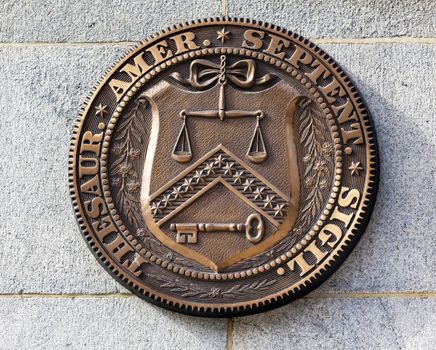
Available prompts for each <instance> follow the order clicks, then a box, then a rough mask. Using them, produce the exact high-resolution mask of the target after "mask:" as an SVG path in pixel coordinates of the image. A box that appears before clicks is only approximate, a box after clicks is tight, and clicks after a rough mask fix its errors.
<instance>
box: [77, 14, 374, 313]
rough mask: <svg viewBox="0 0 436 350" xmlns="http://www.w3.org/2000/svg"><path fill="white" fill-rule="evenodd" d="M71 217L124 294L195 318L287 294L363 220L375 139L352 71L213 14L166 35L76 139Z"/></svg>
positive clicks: (337, 257)
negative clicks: (125, 290) (349, 75)
mask: <svg viewBox="0 0 436 350" xmlns="http://www.w3.org/2000/svg"><path fill="white" fill-rule="evenodd" d="M69 174H70V187H71V196H72V199H73V203H74V210H75V213H76V216H77V219H78V222H79V225H80V228H81V230H82V233H83V236H84V237H85V239H86V242H87V243H88V245H89V247H90V249H91V250H92V251H93V252H94V254H95V256H96V258H97V259H98V260H99V261H100V263H101V264H102V265H103V266H104V267H105V268H106V269H107V270H108V271H109V272H110V273H111V275H112V276H114V277H115V278H116V279H117V280H118V281H119V282H121V283H122V284H123V285H124V286H125V287H127V288H128V289H130V290H131V291H132V292H134V293H135V294H137V295H138V296H140V297H143V298H144V299H146V300H148V301H151V302H153V303H155V304H158V305H160V306H163V307H166V308H168V309H172V310H175V311H180V312H184V313H189V314H194V315H201V316H235V315H245V314H251V313H255V312H259V311H262V310H267V309H271V308H273V307H277V306H279V305H282V304H284V303H287V302H289V301H291V300H293V299H295V298H297V297H299V296H301V295H303V294H304V293H307V292H308V291H309V290H311V289H313V288H314V287H315V286H317V285H319V284H320V282H322V281H323V280H325V279H326V278H327V277H328V276H329V275H330V274H331V273H332V271H333V270H334V269H335V268H336V267H337V266H338V265H339V264H340V263H341V262H342V261H343V259H344V258H345V257H346V256H347V254H348V253H349V252H350V250H351V248H352V247H353V246H354V244H355V243H356V242H357V240H358V239H359V237H360V235H361V233H362V232H363V230H364V227H365V225H366V223H367V222H368V219H369V216H370V213H371V210H372V207H373V204H374V200H375V195H376V190H377V180H378V173H377V147H376V140H375V135H374V130H373V128H372V125H371V120H370V117H369V115H368V112H367V111H366V110H365V107H364V105H363V101H362V100H361V98H360V97H359V95H358V93H357V91H356V89H355V88H354V87H353V85H352V83H351V82H350V80H349V79H348V78H347V76H346V75H345V74H344V72H343V71H342V69H341V68H340V67H339V66H338V65H337V64H336V63H335V62H334V61H333V60H332V59H331V58H330V57H329V56H328V55H327V54H326V53H324V52H323V51H322V50H321V49H319V48H318V47H316V46H315V45H314V44H312V43H310V42H309V41H307V40H305V39H303V38H302V37H300V36H299V35H297V34H294V33H291V32H288V31H286V30H283V29H280V28H277V27H275V26H272V25H267V24H263V23H260V22H259V23H257V22H251V21H248V20H246V21H244V20H238V19H225V20H224V19H209V20H203V21H198V22H191V23H189V24H184V25H179V26H175V27H173V28H169V29H167V30H166V31H164V32H162V33H161V34H159V35H156V36H154V37H153V38H150V39H149V40H147V41H145V42H144V43H143V44H141V45H139V46H138V47H136V48H134V49H133V50H131V51H130V52H128V53H127V54H126V55H125V56H124V57H123V58H122V59H121V60H120V61H119V62H117V63H116V65H115V66H114V67H113V68H111V69H110V70H109V71H108V73H107V74H106V75H105V76H104V78H103V79H102V80H101V81H100V83H99V85H98V86H97V88H96V89H95V90H94V91H93V93H92V95H91V97H90V98H89V100H88V101H87V103H86V105H85V107H84V109H83V112H82V114H81V116H80V118H79V120H78V122H77V124H76V127H75V129H74V133H73V140H72V147H71V154H70V160H69Z"/></svg>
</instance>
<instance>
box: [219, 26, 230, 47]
mask: <svg viewBox="0 0 436 350" xmlns="http://www.w3.org/2000/svg"><path fill="white" fill-rule="evenodd" d="M216 33H217V34H218V36H217V39H218V40H220V41H221V42H222V43H223V44H224V42H225V41H226V40H229V39H230V32H228V31H226V28H223V29H221V30H220V31H217V32H216Z"/></svg>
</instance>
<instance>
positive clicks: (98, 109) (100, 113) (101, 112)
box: [94, 103, 108, 118]
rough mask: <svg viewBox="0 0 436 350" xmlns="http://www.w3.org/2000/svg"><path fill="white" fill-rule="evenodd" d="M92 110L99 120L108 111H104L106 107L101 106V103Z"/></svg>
mask: <svg viewBox="0 0 436 350" xmlns="http://www.w3.org/2000/svg"><path fill="white" fill-rule="evenodd" d="M94 108H95V110H96V112H95V115H98V116H99V117H101V118H103V117H104V116H105V115H106V114H107V113H108V111H107V110H106V108H107V106H103V105H102V104H101V103H100V104H99V105H98V106H96V107H94Z"/></svg>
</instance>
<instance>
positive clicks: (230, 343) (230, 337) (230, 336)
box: [226, 317, 234, 350]
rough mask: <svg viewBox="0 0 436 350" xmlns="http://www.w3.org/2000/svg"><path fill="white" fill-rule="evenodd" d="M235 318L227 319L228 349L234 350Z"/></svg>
mask: <svg viewBox="0 0 436 350" xmlns="http://www.w3.org/2000/svg"><path fill="white" fill-rule="evenodd" d="M233 322H234V320H233V318H232V317H230V318H228V319H227V338H226V350H233V345H234V344H233Z"/></svg>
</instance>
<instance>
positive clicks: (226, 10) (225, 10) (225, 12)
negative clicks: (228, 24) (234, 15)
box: [221, 0, 228, 17]
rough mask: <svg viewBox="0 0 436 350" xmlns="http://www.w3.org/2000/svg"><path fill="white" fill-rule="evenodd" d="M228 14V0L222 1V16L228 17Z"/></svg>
mask: <svg viewBox="0 0 436 350" xmlns="http://www.w3.org/2000/svg"><path fill="white" fill-rule="evenodd" d="M227 14H228V6H227V0H221V16H223V17H227Z"/></svg>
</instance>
